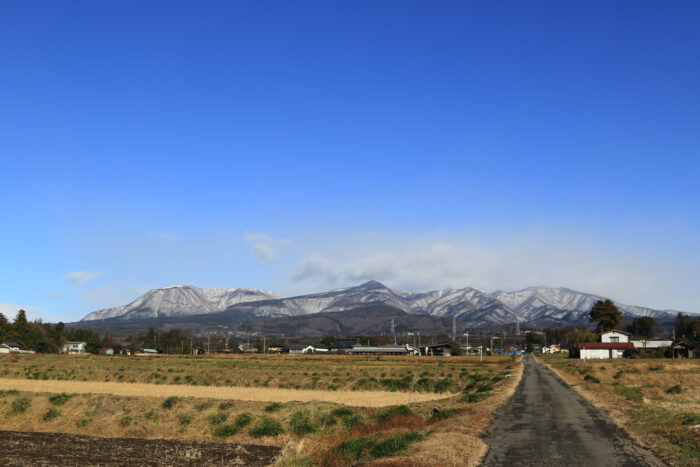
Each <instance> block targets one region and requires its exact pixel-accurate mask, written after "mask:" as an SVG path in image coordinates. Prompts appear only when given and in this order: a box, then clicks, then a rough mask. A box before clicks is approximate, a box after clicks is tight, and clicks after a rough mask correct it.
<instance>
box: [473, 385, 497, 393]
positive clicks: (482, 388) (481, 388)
mask: <svg viewBox="0 0 700 467" xmlns="http://www.w3.org/2000/svg"><path fill="white" fill-rule="evenodd" d="M492 389H493V386H491V385H490V384H482V385H481V386H479V387H478V388H477V390H476V392H488V391H491V390H492Z"/></svg>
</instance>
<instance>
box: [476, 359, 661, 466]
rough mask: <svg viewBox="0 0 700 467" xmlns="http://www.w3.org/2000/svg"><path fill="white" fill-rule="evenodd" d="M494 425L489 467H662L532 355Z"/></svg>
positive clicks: (486, 462) (490, 434)
mask: <svg viewBox="0 0 700 467" xmlns="http://www.w3.org/2000/svg"><path fill="white" fill-rule="evenodd" d="M523 365H524V366H525V368H524V369H523V377H522V380H521V381H520V384H519V386H518V388H517V389H516V391H515V394H514V395H513V397H512V398H511V399H510V400H509V401H508V402H507V403H506V404H505V406H504V407H502V408H501V409H499V411H498V412H497V413H496V415H495V418H494V422H493V424H492V425H491V427H490V428H489V431H488V434H487V436H486V442H487V443H488V445H489V451H488V453H487V454H486V457H485V458H484V462H483V465H484V466H502V465H505V466H554V465H556V466H562V465H567V466H570V465H571V466H596V467H603V466H630V467H632V466H662V465H664V464H663V463H662V462H660V461H659V460H658V459H657V458H656V457H655V456H654V455H653V454H651V453H650V452H649V451H647V450H645V449H643V448H640V447H639V446H636V445H635V444H634V443H633V442H632V440H631V439H630V438H629V436H627V435H626V434H625V433H624V432H622V430H620V429H619V428H617V427H616V426H615V425H614V424H613V423H612V422H611V421H610V419H608V417H607V416H606V415H605V414H604V413H603V412H601V411H600V410H598V409H596V408H595V407H593V406H592V405H591V404H590V403H588V402H587V401H585V400H584V399H582V398H581V397H580V396H579V395H578V394H576V392H575V391H574V390H573V389H571V388H570V387H569V386H568V385H567V384H566V383H564V382H563V381H562V380H561V379H559V377H558V376H556V375H555V374H554V373H553V372H552V371H551V370H549V368H547V367H546V366H545V365H543V364H541V363H537V362H536V361H535V360H534V358H532V357H531V356H526V357H525V358H524V359H523Z"/></svg>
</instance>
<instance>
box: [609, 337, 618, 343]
mask: <svg viewBox="0 0 700 467" xmlns="http://www.w3.org/2000/svg"><path fill="white" fill-rule="evenodd" d="M610 342H620V338H619V337H618V336H611V337H610Z"/></svg>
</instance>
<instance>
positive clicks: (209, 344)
mask: <svg viewBox="0 0 700 467" xmlns="http://www.w3.org/2000/svg"><path fill="white" fill-rule="evenodd" d="M210 347H211V334H207V353H209V352H210Z"/></svg>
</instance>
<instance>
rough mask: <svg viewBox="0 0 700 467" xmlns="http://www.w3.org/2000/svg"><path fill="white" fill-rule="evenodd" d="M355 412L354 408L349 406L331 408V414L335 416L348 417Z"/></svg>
mask: <svg viewBox="0 0 700 467" xmlns="http://www.w3.org/2000/svg"><path fill="white" fill-rule="evenodd" d="M354 414H355V412H353V411H352V410H350V409H348V408H347V407H338V408H336V409H333V410H331V415H332V416H334V417H341V418H342V417H348V416H350V415H354Z"/></svg>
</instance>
